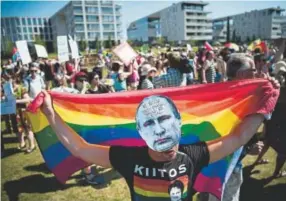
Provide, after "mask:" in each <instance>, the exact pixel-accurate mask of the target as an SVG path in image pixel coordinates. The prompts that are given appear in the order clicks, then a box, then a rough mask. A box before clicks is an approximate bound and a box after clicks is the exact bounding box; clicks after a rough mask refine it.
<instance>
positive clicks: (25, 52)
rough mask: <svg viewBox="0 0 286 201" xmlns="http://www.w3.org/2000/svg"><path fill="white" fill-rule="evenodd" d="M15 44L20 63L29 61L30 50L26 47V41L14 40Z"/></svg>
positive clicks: (30, 60)
mask: <svg viewBox="0 0 286 201" xmlns="http://www.w3.org/2000/svg"><path fill="white" fill-rule="evenodd" d="M16 46H17V49H18V52H19V54H20V57H21V60H22V63H23V64H28V63H31V62H32V59H31V56H30V52H29V49H28V44H27V41H25V40H20V41H16Z"/></svg>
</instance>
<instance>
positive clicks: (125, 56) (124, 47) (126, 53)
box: [113, 42, 137, 66]
mask: <svg viewBox="0 0 286 201" xmlns="http://www.w3.org/2000/svg"><path fill="white" fill-rule="evenodd" d="M113 52H114V53H115V54H116V55H117V56H118V57H119V58H120V60H121V61H122V62H123V63H124V64H125V65H127V66H128V65H129V64H130V62H131V61H132V60H133V59H135V58H136V57H137V54H136V52H135V51H134V50H133V49H132V47H131V46H130V45H129V44H128V43H127V42H125V43H122V44H120V45H119V46H117V47H116V48H115V49H113Z"/></svg>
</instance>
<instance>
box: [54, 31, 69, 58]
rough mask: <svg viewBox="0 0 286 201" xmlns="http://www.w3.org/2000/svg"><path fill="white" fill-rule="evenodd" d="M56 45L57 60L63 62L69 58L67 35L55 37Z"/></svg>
mask: <svg viewBox="0 0 286 201" xmlns="http://www.w3.org/2000/svg"><path fill="white" fill-rule="evenodd" d="M57 47H58V59H59V62H65V61H68V60H69V47H68V38H67V36H58V37H57Z"/></svg>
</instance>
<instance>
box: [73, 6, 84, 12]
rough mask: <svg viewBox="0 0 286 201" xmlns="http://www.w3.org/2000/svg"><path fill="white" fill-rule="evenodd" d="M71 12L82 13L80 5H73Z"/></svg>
mask: <svg viewBox="0 0 286 201" xmlns="http://www.w3.org/2000/svg"><path fill="white" fill-rule="evenodd" d="M73 12H74V13H82V7H74V8H73Z"/></svg>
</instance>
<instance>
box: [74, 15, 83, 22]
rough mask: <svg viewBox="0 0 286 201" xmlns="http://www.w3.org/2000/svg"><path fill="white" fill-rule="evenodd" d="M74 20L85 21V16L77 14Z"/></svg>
mask: <svg viewBox="0 0 286 201" xmlns="http://www.w3.org/2000/svg"><path fill="white" fill-rule="evenodd" d="M74 20H75V22H83V17H82V16H75V18H74Z"/></svg>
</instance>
